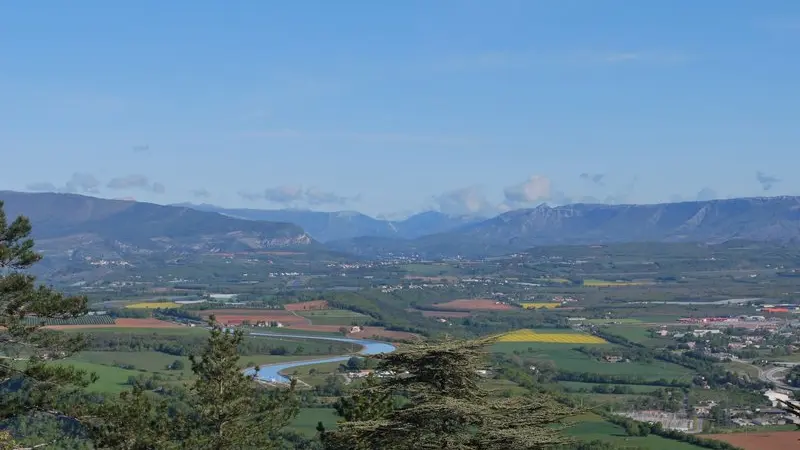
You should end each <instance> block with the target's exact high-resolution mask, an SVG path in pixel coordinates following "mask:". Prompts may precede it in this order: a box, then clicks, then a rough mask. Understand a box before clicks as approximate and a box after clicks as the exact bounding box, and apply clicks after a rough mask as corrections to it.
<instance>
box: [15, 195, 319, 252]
mask: <svg viewBox="0 0 800 450" xmlns="http://www.w3.org/2000/svg"><path fill="white" fill-rule="evenodd" d="M0 201H2V202H3V203H4V210H5V213H6V215H7V216H8V218H9V220H13V218H15V217H16V216H19V215H25V216H27V217H28V218H29V219H30V220H31V222H32V225H33V233H32V234H33V237H34V238H35V239H36V246H37V249H39V250H42V251H43V252H45V253H46V254H49V255H52V256H56V255H61V256H64V255H70V256H75V253H76V252H77V253H78V254H80V255H85V256H92V257H97V258H104V259H112V260H113V259H117V258H122V257H123V256H124V255H131V254H140V255H147V254H152V253H168V254H172V255H179V254H182V253H214V252H236V251H255V250H266V249H275V248H286V247H296V246H300V247H307V246H310V245H319V244H317V243H316V242H315V241H314V240H313V239H312V238H311V237H310V236H309V235H308V234H306V232H305V231H303V229H302V228H301V227H299V226H297V225H294V224H291V223H278V222H261V221H253V220H244V219H236V218H233V217H228V216H224V215H222V214H217V213H213V212H204V211H197V210H194V209H191V208H185V207H177V206H162V205H156V204H152V203H141V202H135V201H126V200H108V199H101V198H95V197H87V196H83V195H76V194H60V193H58V194H57V193H21V192H11V191H0Z"/></svg>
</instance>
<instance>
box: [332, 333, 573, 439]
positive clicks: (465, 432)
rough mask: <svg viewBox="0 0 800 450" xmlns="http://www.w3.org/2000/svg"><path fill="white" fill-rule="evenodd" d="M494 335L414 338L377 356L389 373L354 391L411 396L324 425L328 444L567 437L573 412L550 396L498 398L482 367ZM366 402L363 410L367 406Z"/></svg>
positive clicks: (365, 396)
mask: <svg viewBox="0 0 800 450" xmlns="http://www.w3.org/2000/svg"><path fill="white" fill-rule="evenodd" d="M489 343H490V341H488V340H475V341H456V340H446V341H443V342H438V343H424V342H422V343H415V344H412V345H410V346H408V347H406V348H404V349H401V350H398V351H397V352H395V353H388V354H381V355H377V356H376V358H377V359H379V360H380V363H379V364H378V369H377V370H378V371H380V372H386V373H389V374H391V375H390V376H388V377H386V378H383V379H382V380H381V382H380V383H371V384H366V385H364V386H362V387H360V388H359V389H357V390H356V392H354V393H353V396H354V397H357V398H359V401H360V402H361V403H365V400H366V399H373V400H374V401H377V402H380V401H383V400H384V399H386V398H390V397H393V396H396V395H402V396H404V397H406V398H407V399H408V402H407V403H406V404H404V405H402V406H398V407H395V408H391V409H389V410H388V411H383V410H382V409H381V408H378V411H381V412H378V413H376V414H374V415H373V416H372V417H367V416H368V415H367V414H354V417H355V418H356V420H351V421H345V422H342V423H340V424H339V427H338V429H337V430H334V431H324V430H322V429H321V428H320V431H321V433H320V434H321V440H322V442H323V445H324V446H325V448H326V449H328V450H345V449H348V450H377V449H385V450H406V449H408V450H412V449H464V450H466V449H471V450H496V449H503V450H505V449H521V450H533V449H546V448H550V447H552V446H557V445H563V444H566V443H568V442H569V440H568V439H566V438H565V437H563V436H562V434H561V428H563V426H560V423H561V420H562V419H564V418H566V417H568V416H571V415H574V414H575V412H576V411H575V410H573V409H571V408H569V407H567V406H564V405H562V404H559V403H558V402H556V401H555V400H553V399H551V398H549V397H545V396H541V395H538V396H519V397H513V398H493V397H492V396H490V395H489V392H487V390H486V389H485V388H484V387H483V386H482V383H481V377H480V375H478V373H477V370H478V369H482V368H484V367H485V353H484V348H485V347H486V345H488V344H489ZM365 410H368V408H363V407H362V408H361V411H365Z"/></svg>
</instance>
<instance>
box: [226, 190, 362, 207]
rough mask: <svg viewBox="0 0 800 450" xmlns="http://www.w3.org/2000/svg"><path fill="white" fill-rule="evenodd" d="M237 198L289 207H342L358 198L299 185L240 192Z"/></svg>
mask: <svg viewBox="0 0 800 450" xmlns="http://www.w3.org/2000/svg"><path fill="white" fill-rule="evenodd" d="M239 196H240V197H241V198H243V199H245V200H249V201H258V200H265V201H268V202H270V203H276V204H279V205H282V206H290V207H292V206H299V205H301V204H305V205H310V206H319V205H344V204H347V203H349V202H351V201H356V200H358V197H352V198H351V197H345V196H342V195H338V194H335V193H333V192H330V191H325V190H322V189H319V188H316V187H309V188H303V186H300V185H284V186H277V187H270V188H266V189H264V190H263V191H261V192H247V191H241V192H239Z"/></svg>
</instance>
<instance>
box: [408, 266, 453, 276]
mask: <svg viewBox="0 0 800 450" xmlns="http://www.w3.org/2000/svg"><path fill="white" fill-rule="evenodd" d="M398 267H399V268H400V269H401V270H404V271H405V272H406V273H407V274H408V275H412V276H413V275H416V276H421V277H436V276H447V275H453V274H456V273H457V270H456V269H455V268H454V267H452V266H449V265H445V264H404V265H402V266H398Z"/></svg>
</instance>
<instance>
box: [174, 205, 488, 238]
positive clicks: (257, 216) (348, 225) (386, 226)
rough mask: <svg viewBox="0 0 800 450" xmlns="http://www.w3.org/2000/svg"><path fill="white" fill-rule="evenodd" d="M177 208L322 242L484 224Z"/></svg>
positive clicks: (438, 217) (424, 217)
mask: <svg viewBox="0 0 800 450" xmlns="http://www.w3.org/2000/svg"><path fill="white" fill-rule="evenodd" d="M175 206H182V207H187V208H193V209H196V210H199V211H207V212H216V213H220V214H224V215H226V216H230V217H236V218H240V219H247V220H266V221H270V222H289V223H294V224H297V225H299V226H300V227H302V228H303V229H304V230H305V231H306V232H307V233H308V234H309V235H311V237H313V238H314V239H316V240H318V241H320V242H330V241H338V240H344V239H352V238H357V237H362V236H370V237H379V238H395V239H416V238H419V237H422V236H426V235H429V234H434V233H444V232H447V231H450V230H453V229H455V228H458V227H461V226H464V225H470V224H474V223H477V222H480V221H481V220H485V218H482V217H475V216H452V215H447V214H444V213H441V212H438V211H426V212H422V213H419V214H415V215H413V216H410V217H408V218H407V219H404V220H382V219H376V218H373V217H370V216H367V215H365V214H361V213H359V212H356V211H335V212H320V211H305V210H297V209H276V210H264V209H244V208H240V209H230V208H222V207H219V206H214V205H209V204H199V205H196V204H192V203H179V204H177V205H175Z"/></svg>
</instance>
